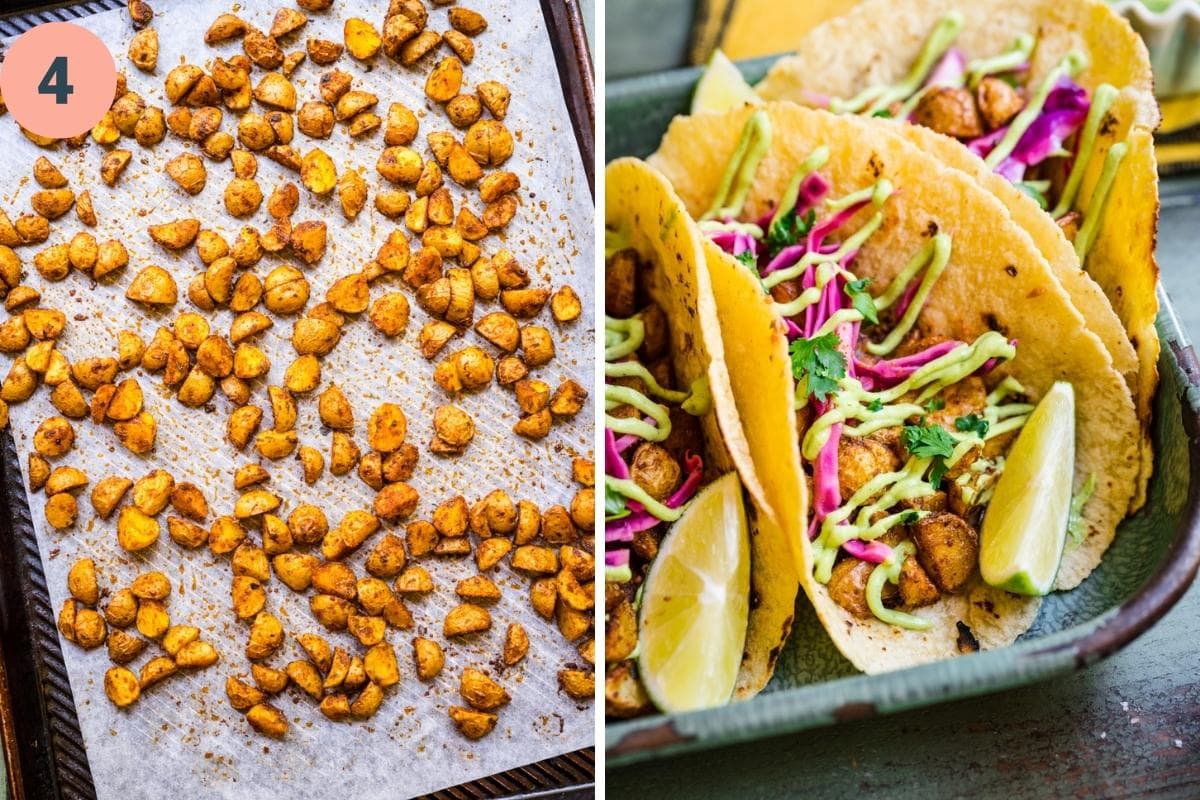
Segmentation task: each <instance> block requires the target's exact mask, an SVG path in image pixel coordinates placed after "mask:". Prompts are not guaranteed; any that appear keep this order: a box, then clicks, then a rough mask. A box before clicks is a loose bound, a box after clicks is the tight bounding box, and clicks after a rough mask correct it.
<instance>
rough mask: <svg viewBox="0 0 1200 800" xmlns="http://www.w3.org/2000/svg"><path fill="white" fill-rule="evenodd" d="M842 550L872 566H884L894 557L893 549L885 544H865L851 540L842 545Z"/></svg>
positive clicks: (861, 541)
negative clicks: (883, 564)
mask: <svg viewBox="0 0 1200 800" xmlns="http://www.w3.org/2000/svg"><path fill="white" fill-rule="evenodd" d="M842 549H843V550H845V551H846V552H847V553H849V554H850V555H852V556H854V557H855V558H860V559H862V560H863V561H869V562H871V563H872V564H882V563H883V562H885V561H887V560H888V559H889V558H891V555H892V548H890V547H888V546H887V545H886V544H884V543H883V542H864V541H863V540H861V539H851V540H850V541H848V542H846V543H845V544H843V545H842Z"/></svg>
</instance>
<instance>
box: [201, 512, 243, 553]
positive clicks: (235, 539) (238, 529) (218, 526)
mask: <svg viewBox="0 0 1200 800" xmlns="http://www.w3.org/2000/svg"><path fill="white" fill-rule="evenodd" d="M245 540H246V529H245V528H243V527H242V525H241V523H239V522H238V521H237V520H236V519H234V518H233V517H217V519H216V520H214V521H213V524H212V527H211V528H210V529H209V534H208V547H209V549H210V550H212V552H213V553H214V554H215V555H225V554H226V553H232V552H233V551H234V550H236V549H237V548H238V547H239V546H240V545H241V543H242V542H244V541H245Z"/></svg>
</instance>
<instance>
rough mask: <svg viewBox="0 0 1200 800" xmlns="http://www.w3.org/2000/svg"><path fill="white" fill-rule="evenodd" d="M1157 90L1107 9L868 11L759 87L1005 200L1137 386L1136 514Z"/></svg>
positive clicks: (976, 0)
mask: <svg viewBox="0 0 1200 800" xmlns="http://www.w3.org/2000/svg"><path fill="white" fill-rule="evenodd" d="M1153 88H1154V87H1153V76H1152V74H1151V68H1150V60H1149V56H1148V54H1147V52H1146V48H1145V45H1144V44H1143V42H1142V40H1141V38H1140V37H1139V36H1138V35H1137V34H1136V33H1135V32H1134V31H1133V29H1132V28H1131V27H1130V26H1129V23H1128V21H1126V20H1125V19H1124V18H1122V17H1121V16H1119V15H1118V14H1116V13H1115V12H1114V11H1113V10H1112V8H1110V4H1109V3H1106V2H1103V1H1102V0H972V2H963V1H962V0H957V1H956V0H867V1H866V2H863V3H861V4H859V5H857V6H855V7H854V8H853V9H851V10H850V11H849V12H848V13H846V14H845V15H844V16H842V17H839V18H836V19H834V20H830V21H829V22H826V23H825V24H823V25H820V26H818V27H816V28H814V29H813V30H812V31H810V32H809V33H808V34H807V35H806V36H805V37H804V38H803V39H802V40H801V41H800V44H799V47H798V48H797V52H796V54H795V55H792V56H789V57H786V58H783V59H780V60H779V61H778V62H776V63H775V64H774V66H773V67H772V68H771V70H770V72H769V74H768V75H767V77H766V78H765V79H764V80H763V81H762V82H761V83H760V84H759V85H758V86H757V87H756V89H757V92H758V94H759V96H761V97H762V98H764V99H766V100H790V101H793V102H797V103H801V104H804V105H809V106H815V107H821V108H827V109H829V110H831V111H834V112H836V113H853V114H859V115H864V116H880V117H885V118H892V119H896V120H900V121H903V122H906V123H913V124H912V125H905V126H904V127H905V128H906V131H905V135H906V136H908V137H909V138H910V139H912V140H913V141H914V142H915V143H917V144H918V145H919V146H920V147H922V148H924V149H926V150H928V151H929V152H931V153H933V154H935V155H936V156H937V157H938V159H939V160H940V161H941V162H942V163H944V164H946V165H948V166H952V167H955V168H956V169H960V170H963V171H966V172H968V173H969V174H972V175H975V176H976V177H977V178H978V179H979V180H982V181H984V183H985V186H986V187H987V188H988V189H989V190H990V191H992V192H993V193H994V194H996V196H997V197H999V198H1000V199H1001V201H1002V202H1003V203H1004V204H1005V205H1006V206H1007V207H1008V209H1009V212H1010V213H1011V214H1012V216H1013V217H1014V218H1015V219H1016V220H1017V222H1018V223H1019V224H1021V225H1022V227H1024V228H1025V230H1026V231H1027V232H1028V233H1029V234H1030V236H1031V237H1032V238H1033V240H1034V243H1035V244H1036V245H1037V247H1038V249H1039V250H1040V251H1041V253H1042V255H1043V256H1044V257H1045V258H1046V260H1047V261H1048V262H1049V263H1050V265H1051V267H1052V268H1053V269H1054V272H1055V275H1056V276H1057V277H1058V279H1059V281H1060V282H1061V283H1062V284H1063V286H1064V287H1065V288H1066V290H1067V292H1068V294H1069V295H1070V297H1071V300H1072V302H1073V303H1074V304H1075V306H1076V307H1077V308H1078V309H1079V310H1080V311H1081V312H1082V313H1083V316H1084V318H1085V319H1086V320H1087V321H1088V327H1089V329H1091V330H1092V331H1093V332H1094V333H1096V334H1097V335H1098V336H1099V337H1100V339H1101V341H1102V342H1103V343H1104V344H1105V347H1106V349H1107V350H1108V352H1109V354H1110V355H1111V357H1112V359H1113V363H1114V365H1115V367H1116V368H1117V370H1118V371H1119V372H1121V373H1122V375H1123V376H1124V377H1125V378H1126V382H1127V383H1128V385H1129V387H1130V391H1131V393H1132V395H1133V397H1134V401H1135V403H1136V405H1137V408H1138V416H1139V419H1140V420H1141V422H1142V431H1143V435H1142V442H1141V447H1142V470H1141V475H1140V480H1139V483H1138V491H1137V492H1136V493H1135V496H1134V500H1133V503H1132V504H1131V510H1136V509H1137V508H1138V507H1140V506H1141V505H1142V503H1143V502H1144V500H1145V486H1146V483H1147V481H1148V479H1149V476H1150V472H1151V470H1152V468H1153V453H1152V452H1151V450H1150V437H1149V424H1150V417H1151V410H1152V408H1151V405H1152V400H1153V396H1154V390H1155V387H1156V385H1157V380H1158V369H1157V362H1158V354H1159V341H1158V334H1157V331H1156V329H1155V326H1154V322H1155V318H1156V317H1157V315H1158V298H1157V294H1156V291H1155V290H1156V287H1157V282H1158V268H1157V265H1156V264H1155V261H1154V244H1155V230H1156V221H1157V216H1158V182H1157V168H1156V164H1155V159H1154V148H1153V139H1152V135H1153V131H1154V130H1155V128H1157V127H1158V123H1159V111H1158V106H1157V104H1156V102H1155V99H1154V91H1153ZM898 124H899V123H898ZM1081 264H1082V266H1083V268H1084V269H1085V270H1086V273H1084V272H1081V271H1080V265H1081ZM1089 277H1090V279H1091V280H1089ZM1093 281H1094V282H1095V284H1097V285H1098V288H1099V289H1100V290H1102V291H1103V295H1104V298H1102V297H1100V292H1098V291H1097V285H1093ZM1105 299H1106V300H1107V302H1105Z"/></svg>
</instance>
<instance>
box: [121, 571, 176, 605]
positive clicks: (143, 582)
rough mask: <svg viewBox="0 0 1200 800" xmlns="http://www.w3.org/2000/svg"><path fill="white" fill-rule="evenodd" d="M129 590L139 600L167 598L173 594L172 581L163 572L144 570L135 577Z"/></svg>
mask: <svg viewBox="0 0 1200 800" xmlns="http://www.w3.org/2000/svg"><path fill="white" fill-rule="evenodd" d="M129 591H131V592H133V596H134V597H136V598H137V599H138V600H166V599H167V597H169V596H170V594H171V581H170V579H168V578H167V576H166V575H164V574H163V573H161V572H143V573H142V574H141V575H138V576H137V577H136V578H134V580H133V583H132V584H130V586H129Z"/></svg>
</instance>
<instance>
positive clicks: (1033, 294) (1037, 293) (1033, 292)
mask: <svg viewBox="0 0 1200 800" xmlns="http://www.w3.org/2000/svg"><path fill="white" fill-rule="evenodd" d="M1045 293H1046V290H1045V288H1043V287H1041V286H1035V287H1034V288H1032V289H1030V290H1029V293H1028V294H1026V295H1025V297H1027V298H1028V299H1030V300H1033V299H1035V298H1038V297H1041V296H1042V295H1044V294H1045Z"/></svg>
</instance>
